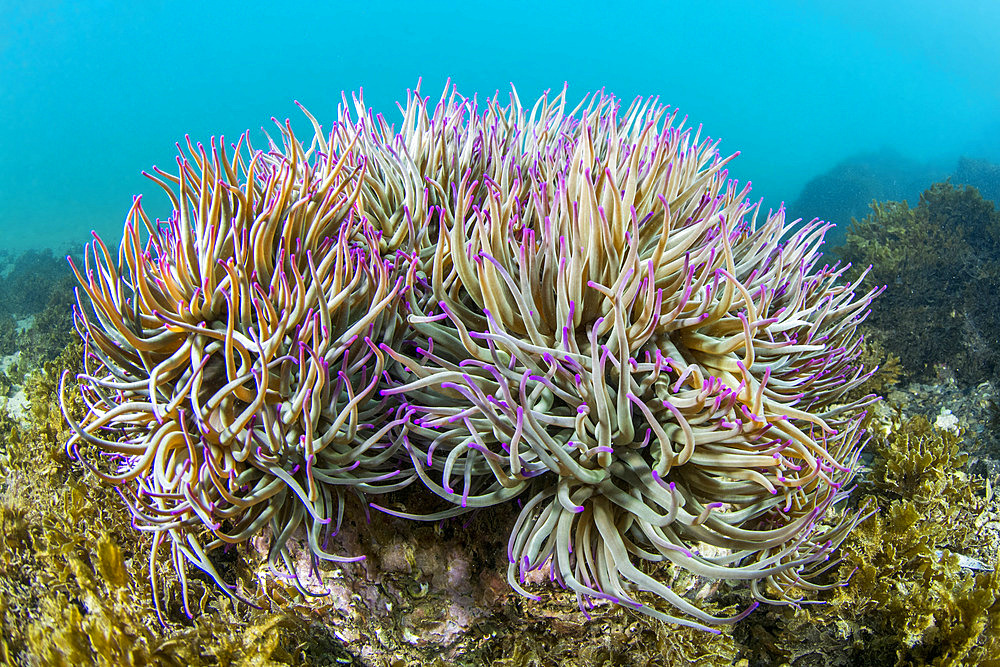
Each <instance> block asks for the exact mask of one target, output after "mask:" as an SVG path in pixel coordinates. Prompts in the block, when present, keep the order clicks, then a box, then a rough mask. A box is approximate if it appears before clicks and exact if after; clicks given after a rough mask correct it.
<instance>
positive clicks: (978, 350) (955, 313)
mask: <svg viewBox="0 0 1000 667" xmlns="http://www.w3.org/2000/svg"><path fill="white" fill-rule="evenodd" d="M838 252H839V254H840V256H841V257H842V258H843V259H845V260H846V261H849V262H852V263H853V265H854V269H853V271H854V272H855V273H857V274H860V270H859V268H858V267H867V266H872V267H873V268H872V272H871V274H870V275H871V278H872V279H873V280H874V281H875V282H876V283H878V284H885V285H887V289H886V293H885V295H883V296H882V298H880V299H879V307H878V308H876V309H874V310H873V312H872V316H871V318H870V319H869V320H868V324H869V325H870V326H871V327H872V329H873V330H874V334H875V335H876V337H878V338H879V340H880V341H881V343H882V344H883V345H884V346H885V348H886V350H887V351H888V352H889V353H891V354H894V355H896V356H898V357H899V358H900V359H902V361H903V371H904V373H905V376H906V378H907V379H910V380H913V379H921V380H928V379H930V378H933V377H934V376H935V374H937V373H938V372H939V371H941V370H942V369H945V368H946V369H947V370H948V371H949V372H953V373H954V374H955V375H956V376H957V377H958V379H959V380H961V381H963V382H964V383H967V384H977V383H979V382H982V381H984V380H989V379H992V378H993V377H995V375H996V373H997V371H998V370H1000V337H998V334H997V332H998V331H1000V213H998V212H997V210H996V209H995V208H994V206H993V204H992V203H991V202H989V201H986V200H985V199H983V198H982V196H981V195H980V194H979V192H978V191H977V190H976V189H975V188H973V187H965V188H959V187H955V186H952V185H950V184H947V183H939V184H936V185H933V186H931V187H930V188H929V189H928V190H926V191H925V192H924V193H923V194H922V195H921V196H920V202H919V203H918V204H917V206H916V207H911V206H909V205H908V204H907V203H906V202H882V203H874V204H873V205H872V211H871V213H870V214H869V216H868V217H867V218H865V219H864V220H862V221H860V222H856V223H855V224H854V225H853V226H852V228H851V230H850V231H849V232H848V235H847V243H846V244H845V245H844V246H843V247H842V248H839V249H838Z"/></svg>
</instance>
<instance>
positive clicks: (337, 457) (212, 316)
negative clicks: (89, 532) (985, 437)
mask: <svg viewBox="0 0 1000 667" xmlns="http://www.w3.org/2000/svg"><path fill="white" fill-rule="evenodd" d="M309 118H310V120H312V122H313V125H314V129H315V133H316V134H315V137H314V138H313V140H312V142H311V143H310V147H309V149H308V150H307V149H305V148H303V147H302V146H301V145H300V144H298V143H297V141H296V139H295V137H294V136H293V134H292V132H291V129H290V127H289V126H287V125H286V126H285V127H283V129H282V139H283V140H282V142H281V145H278V144H275V143H273V142H271V143H270V146H269V148H268V150H267V151H254V150H252V149H250V148H249V145H248V144H249V142H245V141H241V143H240V145H239V146H237V147H235V152H234V154H233V156H232V157H230V156H229V155H228V154H227V153H226V151H225V149H224V148H223V147H222V146H221V144H220V147H219V148H215V147H214V146H213V148H212V150H211V151H209V152H207V153H206V151H205V150H204V149H202V148H201V147H200V146H199V147H198V148H197V149H195V148H194V147H191V146H190V144H189V145H188V149H189V151H188V152H189V153H190V156H191V158H190V160H188V159H183V158H182V159H181V160H180V161H179V165H180V169H179V172H178V174H176V175H168V174H166V173H163V172H157V175H156V176H154V177H153V178H154V180H156V181H158V182H159V183H160V184H161V185H162V186H163V188H164V189H165V190H166V191H167V192H168V193H169V195H170V197H171V200H172V202H173V207H174V209H175V211H174V214H173V216H172V217H171V218H170V219H169V220H168V221H167V222H165V223H160V222H157V223H152V222H150V220H149V219H148V218H147V217H146V214H145V213H144V212H143V209H142V207H141V205H140V204H139V200H138V199H137V200H136V203H135V205H134V206H133V209H132V211H131V212H130V214H129V217H128V220H127V222H126V226H125V234H124V236H123V239H122V243H121V247H120V250H119V252H118V253H117V256H115V255H113V254H112V253H111V252H110V251H109V250H108V249H107V248H106V247H105V246H104V244H103V243H101V242H100V239H96V240H95V242H94V243H93V244H92V246H91V247H90V254H89V255H88V260H87V266H86V267H85V271H83V272H82V273H78V277H79V279H80V282H81V284H82V285H83V287H84V291H85V292H86V295H87V297H88V298H86V299H83V298H81V302H80V305H79V308H78V312H77V325H78V330H79V331H80V333H81V335H82V337H83V338H84V341H85V342H86V349H87V370H86V372H85V373H84V374H82V375H81V376H79V378H78V383H79V385H80V388H81V391H82V394H83V397H84V399H85V400H86V401H87V403H88V404H89V406H90V412H89V414H88V415H87V417H86V418H85V419H84V420H83V421H82V423H79V424H76V423H72V424H71V425H72V426H73V428H74V431H75V435H74V436H73V438H72V440H71V441H70V443H69V445H68V447H69V449H70V451H71V453H72V454H74V455H76V456H79V458H80V459H81V460H83V461H84V462H86V463H87V465H88V466H89V467H90V468H91V469H93V470H94V471H95V472H97V474H98V475H100V476H101V477H103V478H104V479H106V480H108V481H110V482H111V483H113V484H116V485H117V486H118V488H119V489H120V490H121V492H122V495H123V497H124V498H125V499H126V500H127V501H128V502H129V505H130V507H131V508H132V512H133V515H134V517H135V524H136V526H137V527H138V528H139V529H141V530H148V531H151V532H152V533H153V534H154V540H153V545H154V546H153V553H152V555H151V559H150V566H151V569H152V566H153V563H154V562H155V559H156V548H157V546H158V545H160V544H161V543H162V541H163V540H164V539H165V538H169V543H170V545H171V547H172V550H173V552H172V553H173V562H174V565H175V567H176V569H177V570H178V572H179V573H180V577H181V581H182V583H183V582H184V581H185V579H184V572H185V567H186V563H193V564H194V565H196V566H197V567H199V568H200V569H202V570H204V571H205V572H207V573H208V574H209V575H210V576H212V577H213V578H214V579H215V580H216V581H217V582H218V583H220V585H224V583H223V582H222V581H221V577H220V576H219V574H218V573H217V572H216V570H215V568H214V567H213V565H212V563H211V560H210V559H209V555H208V554H209V552H210V551H211V550H212V549H214V548H216V547H219V546H221V545H222V544H225V543H231V542H242V541H245V540H247V539H248V538H249V537H250V536H252V535H254V534H255V533H257V532H258V531H260V530H261V529H262V528H264V527H265V526H269V527H270V530H271V534H272V541H271V561H272V563H275V564H277V563H278V562H280V561H281V560H282V559H284V561H285V566H286V567H287V569H289V570H292V571H294V568H293V567H291V565H292V564H291V563H289V562H288V558H289V554H288V550H287V548H286V545H287V542H288V540H289V538H290V537H291V535H292V534H293V533H294V532H295V531H297V530H301V531H304V533H305V535H306V536H307V538H308V539H307V541H308V544H309V547H310V551H311V552H312V554H313V557H315V558H322V559H330V560H339V559H344V558H348V557H349V556H341V555H336V554H335V553H334V551H335V550H333V549H332V548H331V545H330V544H329V538H330V537H331V535H332V534H334V533H335V532H336V527H337V526H339V524H340V521H341V513H342V512H343V508H344V506H345V505H344V498H343V495H344V493H345V492H347V491H351V492H354V493H356V494H357V495H359V496H360V497H361V498H362V499H366V498H368V497H369V496H370V495H371V494H376V493H380V492H384V491H391V490H396V489H399V488H401V487H403V486H405V485H407V484H408V483H410V482H411V481H413V480H414V479H419V480H420V481H421V482H422V484H421V486H422V487H424V488H426V489H427V490H429V491H430V492H432V493H433V494H435V495H436V496H438V497H439V498H440V499H442V500H443V501H446V503H447V507H446V508H445V509H442V510H441V511H439V512H435V513H432V514H425V515H417V514H414V513H408V512H406V511H402V510H400V509H396V508H395V507H396V506H395V505H394V509H388V508H387V507H385V506H383V505H384V504H382V505H380V504H379V503H378V501H377V499H376V500H375V502H373V503H372V505H373V506H374V507H377V508H379V509H382V510H383V511H386V512H388V513H391V514H394V515H396V516H401V517H408V518H413V519H420V520H439V519H442V518H447V517H451V516H457V515H459V514H462V513H465V512H470V511H472V510H474V509H476V508H483V507H489V506H493V505H497V504H500V503H506V502H510V501H515V499H516V501H515V502H517V503H518V506H519V508H520V514H519V516H518V518H517V520H516V522H515V524H514V525H513V528H512V531H511V535H510V538H509V542H508V549H507V550H508V558H509V567H508V580H509V582H510V584H511V586H512V587H513V588H514V589H515V590H516V591H518V592H520V593H522V594H524V595H528V596H532V594H531V593H530V591H529V589H528V588H529V584H528V583H526V575H528V573H529V572H531V571H534V570H544V571H545V572H546V573H547V574H548V576H549V577H550V578H551V579H552V580H553V581H555V582H557V583H559V584H561V585H562V586H564V587H566V588H568V589H570V590H572V591H574V592H575V594H576V595H577V598H578V600H579V604H580V607H581V609H582V610H583V611H584V613H586V610H587V609H588V608H589V607H590V606H592V605H593V603H594V602H595V601H597V600H607V601H611V602H613V603H616V604H620V605H623V606H625V607H628V608H631V609H635V610H637V611H639V612H641V613H644V614H648V615H650V616H652V617H655V618H658V619H662V620H665V621H671V622H676V623H681V624H685V625H691V626H694V627H707V626H706V625H705V624H718V623H732V622H734V621H736V620H738V619H740V618H742V617H743V616H745V615H746V614H747V613H749V612H750V611H751V610H752V609H753V607H755V606H756V605H757V603H758V602H769V603H773V604H795V603H796V602H798V601H799V596H801V594H802V592H803V591H807V590H810V589H815V588H819V587H821V586H822V585H831V584H829V583H828V582H822V583H817V582H815V581H813V579H814V578H815V577H816V576H817V575H819V574H821V573H823V572H824V571H826V570H828V569H829V568H830V567H831V566H832V564H833V563H834V562H835V561H834V560H832V559H831V554H832V553H833V551H834V550H835V549H836V547H837V546H838V545H839V544H840V542H841V541H842V540H843V539H844V537H845V536H846V535H847V533H848V532H849V531H850V530H851V528H853V526H854V525H855V524H856V523H857V522H858V521H859V520H861V518H862V517H863V515H864V510H857V509H855V510H850V509H847V508H846V507H845V505H846V503H844V502H843V501H845V500H846V498H847V496H848V493H849V491H850V487H851V482H852V479H853V477H854V475H855V474H856V472H857V469H858V457H859V454H860V451H861V447H862V445H863V441H864V436H863V431H862V429H861V428H860V423H861V421H862V418H863V416H864V410H865V407H866V406H867V405H868V404H870V403H871V402H872V401H873V400H875V399H874V397H871V396H868V397H865V398H862V399H849V398H848V395H849V394H850V395H851V396H853V395H854V394H856V392H852V390H853V389H855V388H856V387H857V386H858V385H859V384H860V383H862V382H863V381H864V380H865V379H866V378H867V377H868V373H867V372H866V371H865V370H864V369H862V368H861V367H860V365H859V364H857V363H856V359H857V357H858V352H859V347H860V344H861V338H860V336H859V335H858V333H857V327H858V324H859V323H860V322H861V321H862V320H863V319H864V317H865V316H866V314H867V312H868V308H869V305H870V302H871V299H872V298H873V297H874V296H875V294H876V293H877V290H870V291H868V292H862V291H859V290H858V286H857V284H854V283H848V282H845V281H844V280H843V278H842V274H843V272H844V270H845V269H844V267H838V266H829V265H825V264H823V263H822V255H821V254H820V252H819V248H820V245H821V243H822V239H823V235H824V233H825V231H826V229H827V227H828V225H825V224H824V223H821V222H818V221H817V222H813V223H808V224H786V222H785V219H784V211H783V210H781V209H779V210H778V211H777V212H775V213H771V214H769V215H767V216H762V215H761V214H760V204H759V203H752V202H751V201H749V200H748V195H749V186H744V187H741V186H739V185H738V184H737V183H736V182H735V181H732V180H729V179H728V174H727V170H726V166H727V164H728V163H729V161H730V160H731V159H732V158H733V157H735V156H729V157H724V156H722V155H721V154H720V153H719V151H718V143H717V142H712V141H711V140H709V139H702V138H701V136H700V135H701V132H700V129H699V130H693V129H690V128H685V127H684V122H683V121H682V122H678V120H677V117H676V113H671V112H669V111H668V110H667V109H666V108H665V107H662V106H661V105H659V103H658V101H657V100H655V99H650V100H646V101H643V100H637V101H636V102H634V103H633V104H632V105H631V106H629V107H627V108H622V107H621V105H620V104H619V102H618V101H617V100H616V99H615V98H614V97H612V96H609V95H605V94H603V93H599V94H597V95H595V96H593V97H591V98H590V99H589V100H585V101H584V102H581V103H580V105H578V106H577V107H576V108H574V109H569V108H568V107H567V104H566V99H565V91H563V92H562V93H560V94H558V95H555V96H552V97H550V96H548V95H545V96H543V97H542V98H541V99H539V100H538V101H537V102H536V103H535V104H534V106H533V107H532V108H530V109H526V108H524V107H522V105H521V104H520V101H519V100H518V98H517V96H516V94H512V95H511V99H510V103H509V104H507V105H502V104H500V103H499V102H498V101H497V99H496V98H494V99H492V100H490V101H488V102H487V103H486V105H485V108H484V109H482V110H481V109H480V107H479V106H478V103H477V101H476V99H475V98H464V97H461V96H459V95H458V94H457V93H455V92H454V91H452V92H449V91H448V90H447V89H446V91H445V94H444V95H442V96H441V98H440V100H439V101H438V103H437V105H436V106H434V107H431V105H430V104H429V101H428V100H427V99H425V98H423V97H421V96H420V93H419V88H418V90H417V91H414V92H412V93H411V94H410V95H409V98H408V100H407V103H406V105H405V106H404V107H403V121H402V124H401V125H400V127H399V128H398V129H397V128H396V127H394V126H393V125H390V124H389V123H388V122H386V121H385V120H384V119H383V118H382V117H381V116H378V115H373V114H372V113H371V112H370V111H369V110H367V109H366V108H365V105H364V103H363V100H361V99H360V98H355V99H353V100H352V101H350V102H349V101H348V100H346V99H345V100H344V103H343V105H342V106H341V108H340V111H339V114H338V117H337V120H336V121H335V122H334V123H333V127H332V129H331V130H330V131H329V133H324V132H323V131H322V130H321V128H320V126H319V123H318V122H317V121H316V120H315V119H313V117H312V116H309ZM143 238H145V239H146V240H145V241H143V240H142V239H143ZM682 571H687V572H690V573H693V574H695V575H699V576H701V577H705V578H708V579H713V580H745V581H748V582H749V588H750V592H751V594H752V597H753V598H754V600H755V602H753V603H752V604H751V605H750V606H749V607H748V608H747V609H745V610H743V611H741V612H738V613H736V614H734V615H732V616H728V617H717V616H713V615H712V614H709V613H708V612H706V611H704V610H703V609H701V608H700V607H699V606H698V605H697V604H696V603H695V601H693V600H691V599H688V598H687V597H685V596H683V595H681V594H680V593H678V592H676V591H674V590H673V589H672V588H671V586H670V582H671V579H672V577H674V576H675V575H676V574H677V573H678V572H682ZM640 592H641V593H640ZM650 596H652V598H660V599H661V600H662V601H665V602H666V603H669V604H670V605H672V606H673V607H674V608H676V610H677V613H678V615H676V616H675V615H672V614H667V613H665V612H664V611H663V608H664V605H662V604H650ZM644 600H645V601H644Z"/></svg>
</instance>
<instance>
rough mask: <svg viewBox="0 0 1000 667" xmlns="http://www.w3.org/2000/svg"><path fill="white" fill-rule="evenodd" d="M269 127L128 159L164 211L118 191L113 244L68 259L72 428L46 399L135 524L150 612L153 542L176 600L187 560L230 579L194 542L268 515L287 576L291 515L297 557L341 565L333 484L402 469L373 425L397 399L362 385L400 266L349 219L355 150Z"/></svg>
mask: <svg viewBox="0 0 1000 667" xmlns="http://www.w3.org/2000/svg"><path fill="white" fill-rule="evenodd" d="M279 127H280V126H279ZM281 134H282V143H281V145H278V144H275V143H274V142H273V141H270V140H269V143H270V146H269V148H268V150H267V151H261V150H254V149H252V148H251V147H250V144H249V139H248V138H247V136H246V135H244V137H242V138H241V140H240V142H239V143H238V144H237V145H236V146H235V147H234V149H235V151H234V153H233V154H232V155H229V154H227V151H226V149H225V144H224V142H223V141H220V142H219V145H218V146H216V145H215V143H214V142H213V144H212V146H211V150H210V151H207V152H206V150H205V148H204V147H203V146H201V145H200V144H199V145H198V146H197V148H196V147H194V146H192V145H191V143H190V141H188V144H187V148H188V153H189V155H190V158H186V157H184V155H183V152H181V156H180V157H179V158H178V160H177V164H178V167H179V170H178V172H177V173H176V174H168V173H166V172H164V171H162V170H154V171H155V174H152V175H150V174H147V175H148V176H149V177H150V178H151V179H153V180H154V181H156V182H157V183H159V185H160V186H162V188H163V189H164V190H165V191H166V193H167V195H168V197H169V198H170V201H171V203H172V205H173V209H174V210H173V214H172V215H171V216H170V217H169V219H168V220H166V221H164V222H160V221H157V222H156V223H153V222H151V221H150V219H149V218H148V217H147V215H146V213H145V212H144V210H143V207H142V205H141V200H140V198H138V197H137V198H136V199H135V201H134V204H133V206H132V208H131V210H130V211H129V214H128V217H127V219H126V222H125V230H124V235H123V237H122V241H121V245H120V248H119V250H118V252H117V254H113V253H112V252H110V251H109V249H108V248H107V247H106V246H105V244H104V243H103V242H102V241H101V239H100V238H99V237H98V236H97V235H96V234H95V236H94V241H93V243H92V244H90V245H89V246H88V252H87V255H86V263H85V267H84V270H83V271H82V272H81V271H78V270H77V269H76V267H75V266H74V271H76V275H77V278H78V280H79V282H80V284H81V285H82V287H83V290H84V292H85V294H86V298H84V297H83V296H82V295H81V296H79V297H78V307H77V308H76V309H75V321H76V328H77V331H78V332H79V334H80V336H81V337H82V338H83V341H84V343H85V349H86V353H85V365H86V370H85V372H84V373H83V374H81V375H79V376H78V377H77V381H78V382H79V385H80V391H81V394H82V397H83V399H84V401H86V403H87V405H88V406H89V411H88V413H87V414H86V417H85V418H84V419H83V420H82V422H81V423H77V422H76V421H74V420H73V419H72V417H70V415H69V414H68V413H65V411H64V413H65V414H66V418H67V420H68V421H69V422H70V425H71V426H72V428H73V431H74V435H73V436H72V438H71V439H70V440H69V442H68V444H67V449H68V451H69V453H70V455H71V456H73V457H74V458H78V459H80V460H82V461H83V462H85V463H86V464H87V467H88V468H90V469H91V470H92V471H93V472H94V473H95V474H97V475H98V476H99V477H101V478H102V479H104V480H106V481H108V482H110V483H112V484H114V485H116V488H117V489H118V490H119V491H120V492H121V495H122V497H123V498H124V499H125V500H126V502H127V503H128V505H129V507H130V509H131V513H132V517H133V523H134V525H135V527H136V528H138V529H139V530H144V531H150V532H152V533H153V536H154V537H153V543H152V549H151V553H150V560H149V565H150V576H151V579H152V582H153V587H154V599H155V600H156V602H157V613H158V614H160V618H161V621H162V619H163V616H162V613H161V610H160V607H159V595H158V594H157V592H156V586H157V577H156V576H155V572H154V566H155V562H156V558H157V551H158V548H159V546H160V545H161V543H162V542H163V541H164V538H169V544H170V546H171V549H172V562H173V566H174V568H175V569H176V571H177V573H178V576H179V579H180V582H181V586H182V591H183V601H184V608H185V611H187V612H188V613H189V614H190V611H189V610H188V604H187V597H188V596H187V577H186V574H185V573H186V569H187V564H188V563H190V564H193V565H195V566H196V567H197V568H199V569H200V570H203V571H204V572H206V573H207V574H208V575H209V576H210V577H211V578H212V579H214V580H215V582H216V583H218V584H219V585H220V586H222V587H223V590H226V591H227V592H230V593H231V591H230V589H229V588H228V587H226V586H225V584H224V582H223V579H222V577H221V575H220V574H219V572H218V571H217V569H216V568H215V566H214V565H213V563H212V560H211V559H210V557H209V555H208V554H209V552H211V551H212V550H213V549H216V548H218V547H222V546H223V545H227V544H234V543H240V542H244V541H246V540H247V539H249V538H250V537H253V536H254V535H257V534H259V533H261V531H263V530H265V529H267V528H269V530H270V553H269V562H270V563H271V566H272V567H275V566H276V565H278V564H280V562H281V561H284V564H285V565H286V566H287V570H288V571H289V572H290V573H291V574H292V575H293V578H294V573H295V568H294V567H292V563H291V562H290V560H289V551H288V548H287V546H288V540H289V538H290V536H291V535H292V534H293V533H294V532H295V531H296V529H297V528H299V527H300V526H304V528H305V535H306V539H307V542H308V547H309V552H310V553H311V554H312V556H313V557H314V558H318V559H326V560H334V561H341V560H350V559H351V558H352V557H349V556H341V555H338V554H336V553H335V552H334V551H331V550H330V544H329V540H330V538H331V536H332V535H334V534H336V532H337V530H338V529H339V527H340V524H341V520H342V517H343V511H344V503H345V498H344V495H345V493H346V492H355V493H357V494H358V495H360V496H361V497H362V500H364V495H365V494H366V493H369V492H383V491H389V490H394V489H398V488H401V487H402V486H405V485H406V484H407V483H408V482H409V481H411V479H412V474H405V473H404V474H401V472H400V470H399V468H398V466H397V462H396V458H397V457H395V455H394V454H395V451H396V450H397V449H398V448H399V446H400V443H399V442H398V441H393V440H392V437H393V435H392V433H391V432H392V431H393V428H394V427H395V426H397V425H398V424H399V423H400V422H401V420H402V418H403V412H402V411H401V410H396V411H394V410H393V409H392V406H390V405H388V403H389V401H388V400H387V399H386V398H384V397H382V396H380V395H379V392H378V389H379V383H380V382H382V375H383V373H384V371H385V369H386V362H387V357H386V355H385V354H384V353H383V352H382V350H381V349H380V347H379V345H381V344H386V343H390V344H391V343H392V342H393V341H395V340H396V339H397V338H398V336H399V334H400V332H401V330H402V329H401V327H400V324H401V319H400V316H399V314H398V312H397V311H398V304H399V297H400V294H401V291H402V290H403V289H404V283H405V275H404V273H405V270H406V269H405V267H401V266H399V265H397V264H395V263H394V262H393V261H390V260H387V259H384V258H383V257H382V256H381V255H380V253H379V252H378V250H377V249H378V246H379V243H380V240H379V238H378V236H379V235H378V232H377V231H376V230H375V229H374V228H373V227H372V226H371V225H369V224H367V223H365V222H364V221H363V220H361V219H360V218H359V217H358V216H357V214H356V210H355V204H356V200H357V196H358V192H359V186H360V183H361V182H362V179H363V176H364V164H363V162H361V163H356V164H354V163H351V164H349V163H348V161H347V160H346V158H344V159H338V158H337V156H335V155H331V154H330V153H325V152H323V151H322V150H318V148H317V144H318V143H319V142H317V143H314V144H313V146H312V147H311V148H310V149H309V150H305V149H304V148H303V147H302V146H301V145H300V144H299V143H298V141H297V140H296V139H295V137H294V135H293V134H292V131H291V128H290V126H287V125H286V126H285V127H282V128H281ZM180 148H181V147H180V146H178V150H179V151H180ZM143 239H145V240H143ZM389 362H390V363H391V360H389ZM65 385H66V377H65V375H64V378H63V392H65ZM295 584H296V585H298V586H299V587H300V588H301V584H300V582H299V581H298V580H297V579H295Z"/></svg>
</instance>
